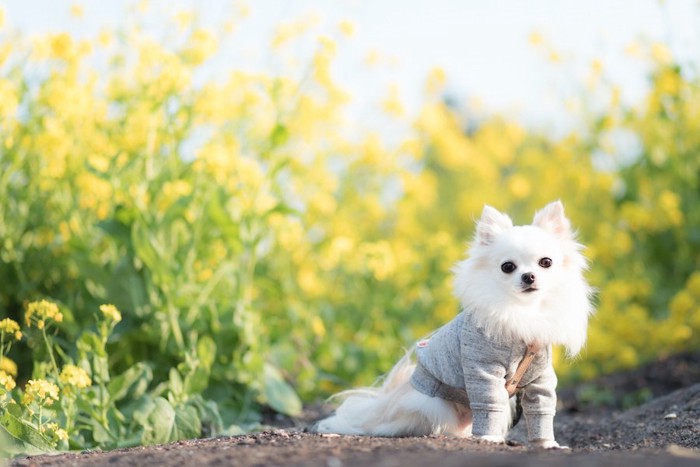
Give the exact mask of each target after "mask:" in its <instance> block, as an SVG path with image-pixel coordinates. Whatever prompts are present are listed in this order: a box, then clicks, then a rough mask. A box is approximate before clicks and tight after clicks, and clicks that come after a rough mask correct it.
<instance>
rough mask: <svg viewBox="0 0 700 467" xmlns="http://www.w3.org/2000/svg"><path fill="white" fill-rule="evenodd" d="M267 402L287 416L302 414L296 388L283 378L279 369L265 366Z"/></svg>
mask: <svg viewBox="0 0 700 467" xmlns="http://www.w3.org/2000/svg"><path fill="white" fill-rule="evenodd" d="M263 379H264V385H265V386H264V395H265V402H267V404H268V405H269V406H270V407H272V408H273V409H274V410H276V411H278V412H280V413H283V414H286V415H291V416H295V415H299V414H300V413H301V409H302V406H301V400H299V396H297V393H296V391H294V388H292V386H290V385H289V384H288V383H287V382H286V381H285V380H284V378H283V377H282V374H281V373H280V372H279V370H278V369H277V368H275V367H274V366H272V365H270V364H269V363H266V364H265V367H264V369H263Z"/></svg>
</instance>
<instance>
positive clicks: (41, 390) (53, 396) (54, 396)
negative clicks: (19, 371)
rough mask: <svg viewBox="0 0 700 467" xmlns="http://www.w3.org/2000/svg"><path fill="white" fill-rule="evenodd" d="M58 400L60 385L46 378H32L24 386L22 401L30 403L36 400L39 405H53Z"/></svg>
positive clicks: (25, 403) (26, 403)
mask: <svg viewBox="0 0 700 467" xmlns="http://www.w3.org/2000/svg"><path fill="white" fill-rule="evenodd" d="M57 400H58V386H56V385H55V384H54V383H51V382H49V381H46V380H44V379H30V380H29V382H28V383H27V385H26V386H25V387H24V396H23V397H22V403H23V404H24V405H29V404H31V403H32V402H36V403H37V404H39V405H51V404H53V403H54V402H56V401H57Z"/></svg>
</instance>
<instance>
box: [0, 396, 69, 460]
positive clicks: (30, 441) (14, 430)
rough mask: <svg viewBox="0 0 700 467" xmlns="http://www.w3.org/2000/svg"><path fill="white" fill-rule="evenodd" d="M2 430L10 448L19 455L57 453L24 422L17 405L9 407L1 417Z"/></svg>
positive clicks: (35, 430)
mask: <svg viewBox="0 0 700 467" xmlns="http://www.w3.org/2000/svg"><path fill="white" fill-rule="evenodd" d="M0 429H1V430H2V431H3V434H2V435H0V436H3V435H4V437H5V438H6V439H7V441H6V444H8V448H10V449H16V450H17V453H26V454H39V453H44V452H55V451H56V449H55V448H54V446H53V445H51V443H49V442H48V441H47V440H46V438H44V437H43V436H42V434H41V433H40V432H39V430H37V429H36V428H34V427H33V426H31V425H29V424H27V423H25V422H24V421H23V420H22V410H21V409H20V408H19V406H18V405H17V404H10V405H8V406H7V410H5V413H3V414H2V415H0Z"/></svg>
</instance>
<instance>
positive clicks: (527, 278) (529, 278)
mask: <svg viewBox="0 0 700 467" xmlns="http://www.w3.org/2000/svg"><path fill="white" fill-rule="evenodd" d="M520 279H521V280H522V281H523V283H525V284H527V285H532V284H533V283H534V282H535V275H534V274H533V273H531V272H526V273H524V274H523V275H522V276H520Z"/></svg>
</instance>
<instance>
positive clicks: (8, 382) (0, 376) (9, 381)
mask: <svg viewBox="0 0 700 467" xmlns="http://www.w3.org/2000/svg"><path fill="white" fill-rule="evenodd" d="M0 387H3V388H5V390H6V391H12V390H13V389H14V388H15V379H14V378H13V377H12V375H10V374H7V373H6V372H5V371H3V370H0Z"/></svg>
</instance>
